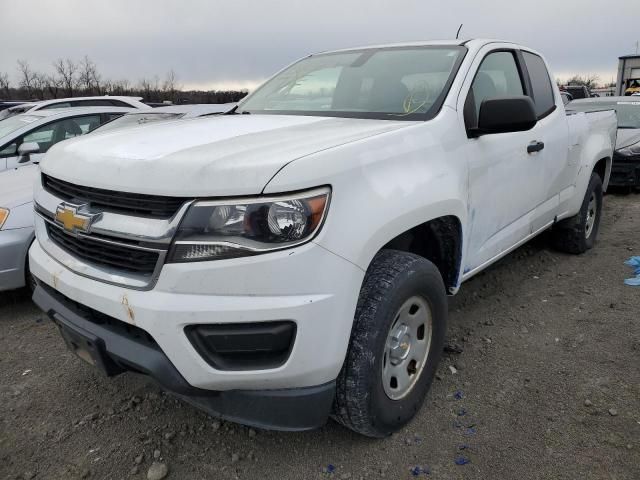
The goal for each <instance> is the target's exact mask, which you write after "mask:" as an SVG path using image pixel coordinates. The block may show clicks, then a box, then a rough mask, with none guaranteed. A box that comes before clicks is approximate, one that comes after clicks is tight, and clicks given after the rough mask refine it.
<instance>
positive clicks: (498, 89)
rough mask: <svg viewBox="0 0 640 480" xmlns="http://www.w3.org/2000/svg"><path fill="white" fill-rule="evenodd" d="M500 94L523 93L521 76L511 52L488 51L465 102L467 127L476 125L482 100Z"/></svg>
mask: <svg viewBox="0 0 640 480" xmlns="http://www.w3.org/2000/svg"><path fill="white" fill-rule="evenodd" d="M502 95H524V89H523V88H522V78H521V76H520V72H519V71H518V66H517V64H516V59H515V56H514V54H513V52H493V53H490V54H489V55H487V56H486V57H485V58H484V60H483V61H482V64H480V68H479V69H478V73H476V76H475V79H474V80H473V84H472V85H471V91H470V92H469V96H468V97H467V100H466V104H465V120H466V122H467V127H468V128H472V127H476V126H477V125H478V114H479V113H480V105H482V101H483V100H485V99H487V98H493V97H499V96H502Z"/></svg>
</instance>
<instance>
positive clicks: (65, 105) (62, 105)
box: [38, 102, 71, 110]
mask: <svg viewBox="0 0 640 480" xmlns="http://www.w3.org/2000/svg"><path fill="white" fill-rule="evenodd" d="M70 106H71V104H70V103H69V102H60V103H52V104H51V105H45V106H44V107H42V108H38V110H53V109H54V108H69V107H70Z"/></svg>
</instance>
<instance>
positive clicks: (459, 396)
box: [453, 390, 464, 400]
mask: <svg viewBox="0 0 640 480" xmlns="http://www.w3.org/2000/svg"><path fill="white" fill-rule="evenodd" d="M453 398H455V399H456V400H462V399H463V398H464V392H463V391H462V390H456V391H455V393H454V394H453Z"/></svg>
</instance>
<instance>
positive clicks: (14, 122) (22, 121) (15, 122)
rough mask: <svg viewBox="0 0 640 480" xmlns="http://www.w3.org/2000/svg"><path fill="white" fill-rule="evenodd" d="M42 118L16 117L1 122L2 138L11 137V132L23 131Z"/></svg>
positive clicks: (30, 116)
mask: <svg viewBox="0 0 640 480" xmlns="http://www.w3.org/2000/svg"><path fill="white" fill-rule="evenodd" d="M40 118H42V117H37V116H35V115H16V116H14V117H9V118H5V119H4V120H1V121H0V138H2V137H4V136H5V135H9V134H10V133H11V132H15V131H16V130H19V129H21V128H22V127H24V126H26V125H29V124H30V123H32V122H35V121H36V120H39V119H40Z"/></svg>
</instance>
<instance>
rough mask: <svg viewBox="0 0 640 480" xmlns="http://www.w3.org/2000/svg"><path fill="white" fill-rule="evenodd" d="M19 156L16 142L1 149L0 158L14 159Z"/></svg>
mask: <svg viewBox="0 0 640 480" xmlns="http://www.w3.org/2000/svg"><path fill="white" fill-rule="evenodd" d="M17 154H18V144H17V143H16V142H13V143H10V144H9V145H5V146H4V147H2V149H0V158H4V157H13V156H14V155H17Z"/></svg>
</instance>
